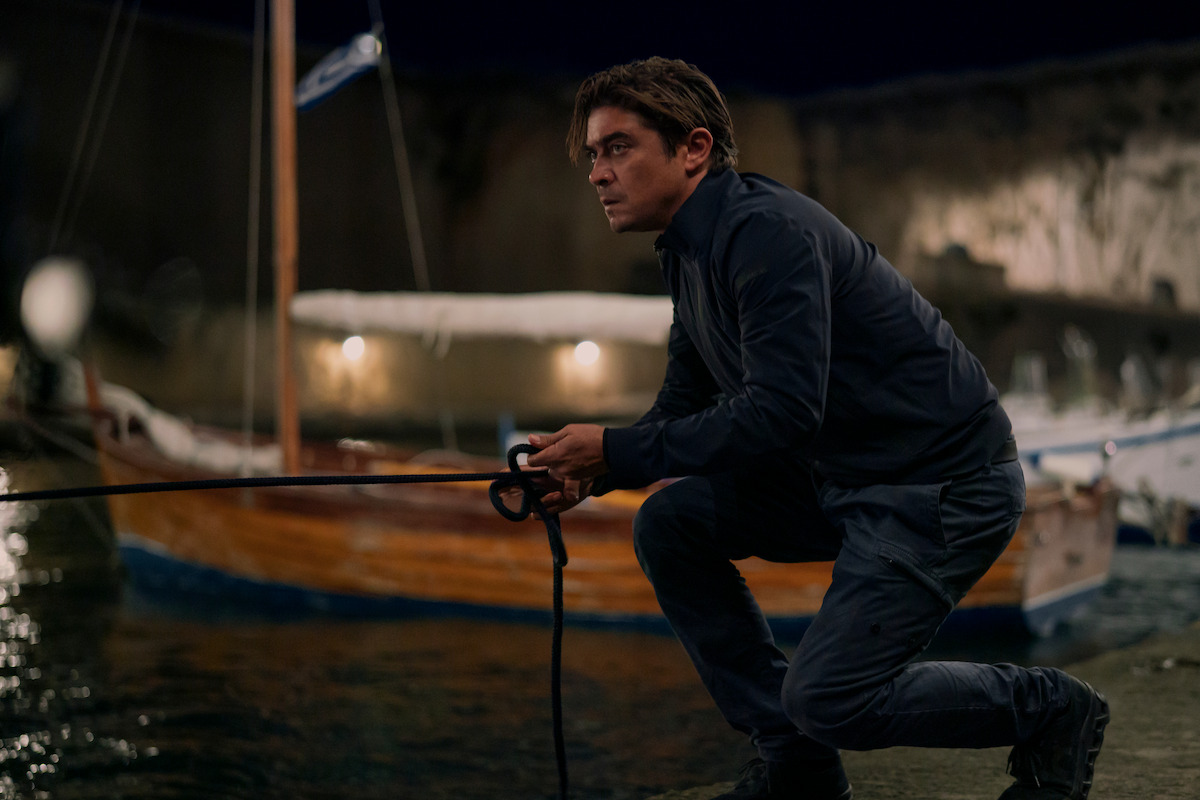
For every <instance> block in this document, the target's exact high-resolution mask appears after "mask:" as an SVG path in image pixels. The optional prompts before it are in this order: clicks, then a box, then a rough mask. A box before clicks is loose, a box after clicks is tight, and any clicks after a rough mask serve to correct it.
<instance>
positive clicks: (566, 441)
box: [526, 423, 608, 483]
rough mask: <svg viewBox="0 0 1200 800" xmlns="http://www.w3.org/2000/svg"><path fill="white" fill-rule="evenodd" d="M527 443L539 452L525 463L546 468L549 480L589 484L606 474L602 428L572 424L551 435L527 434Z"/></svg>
mask: <svg viewBox="0 0 1200 800" xmlns="http://www.w3.org/2000/svg"><path fill="white" fill-rule="evenodd" d="M529 443H530V444H532V445H533V446H534V447H536V448H538V452H536V453H531V454H530V455H529V458H528V460H527V462H526V463H528V464H529V466H531V467H546V468H548V469H549V470H550V477H551V478H554V479H555V480H559V481H563V482H564V483H565V482H567V481H588V482H590V480H591V479H592V478H595V477H597V476H599V475H603V474H604V473H606V472H608V464H606V463H605V462H604V428H602V427H601V426H599V425H585V424H579V423H575V424H572V425H568V426H566V427H565V428H562V429H561V430H559V431H556V432H555V433H550V434H545V435H541V434H536V433H533V434H530V435H529Z"/></svg>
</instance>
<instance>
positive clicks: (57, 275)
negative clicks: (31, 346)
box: [21, 257, 92, 358]
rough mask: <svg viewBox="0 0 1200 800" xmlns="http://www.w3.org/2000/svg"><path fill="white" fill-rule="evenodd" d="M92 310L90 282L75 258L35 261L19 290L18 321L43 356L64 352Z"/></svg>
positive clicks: (63, 353) (75, 338)
mask: <svg viewBox="0 0 1200 800" xmlns="http://www.w3.org/2000/svg"><path fill="white" fill-rule="evenodd" d="M91 310H92V282H91V279H90V278H89V277H88V273H87V270H86V269H84V266H83V264H82V263H80V262H79V261H76V260H73V259H69V258H60V257H51V258H47V259H44V260H42V261H40V262H38V263H37V264H36V265H35V266H34V268H33V269H32V270H31V271H30V273H29V277H27V278H26V279H25V285H24V287H22V289H21V323H22V324H23V325H24V326H25V331H26V332H27V333H28V334H29V337H30V338H31V339H32V340H33V341H34V342H35V343H36V344H37V346H38V348H39V349H40V350H41V351H42V352H43V353H44V354H45V355H47V356H49V357H51V358H57V357H59V356H62V355H65V354H66V353H67V352H68V351H70V350H71V349H72V348H73V347H74V346H75V344H76V343H77V342H78V341H79V337H80V335H81V334H82V333H83V328H84V325H85V324H86V323H87V318H88V315H89V314H90V313H91Z"/></svg>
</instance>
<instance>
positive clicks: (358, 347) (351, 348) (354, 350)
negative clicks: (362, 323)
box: [342, 336, 367, 361]
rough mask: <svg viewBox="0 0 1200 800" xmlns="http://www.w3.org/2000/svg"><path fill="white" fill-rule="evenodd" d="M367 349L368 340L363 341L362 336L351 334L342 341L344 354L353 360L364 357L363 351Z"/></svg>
mask: <svg viewBox="0 0 1200 800" xmlns="http://www.w3.org/2000/svg"><path fill="white" fill-rule="evenodd" d="M366 349H367V345H366V342H364V341H363V338H362V337H361V336H351V337H350V338H348V339H347V340H346V341H344V342H342V355H344V356H345V357H346V358H348V359H350V360H351V361H358V360H359V359H360V358H362V355H363V352H364V351H365V350H366Z"/></svg>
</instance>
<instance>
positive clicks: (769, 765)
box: [713, 757, 853, 800]
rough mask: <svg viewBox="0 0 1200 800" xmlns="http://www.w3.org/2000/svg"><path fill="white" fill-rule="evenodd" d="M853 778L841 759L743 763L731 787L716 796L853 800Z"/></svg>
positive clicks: (748, 799)
mask: <svg viewBox="0 0 1200 800" xmlns="http://www.w3.org/2000/svg"><path fill="white" fill-rule="evenodd" d="M851 797H853V794H852V793H851V791H850V781H848V780H847V779H846V772H845V770H843V769H842V760H841V759H840V758H837V757H834V758H832V759H825V760H821V761H763V760H762V759H761V758H756V759H754V760H753V761H750V762H749V763H747V764H746V766H744V767H742V772H741V779H740V780H739V781H738V782H737V785H735V786H734V787H733V789H732V790H730V791H728V792H726V793H725V794H722V795H718V796H717V797H714V798H713V800H850V799H851Z"/></svg>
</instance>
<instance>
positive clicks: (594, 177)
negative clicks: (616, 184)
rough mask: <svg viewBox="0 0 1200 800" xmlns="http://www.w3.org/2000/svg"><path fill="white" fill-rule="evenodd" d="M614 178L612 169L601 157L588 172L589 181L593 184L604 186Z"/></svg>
mask: <svg viewBox="0 0 1200 800" xmlns="http://www.w3.org/2000/svg"><path fill="white" fill-rule="evenodd" d="M611 180H612V170H610V169H609V168H608V166H607V165H606V164H605V163H604V162H603V161H602V160H600V159H596V162H595V163H594V164H592V171H591V172H589V173H588V181H590V182H591V184H592V185H593V186H603V185H604V184H606V183H608V182H609V181H611Z"/></svg>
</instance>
